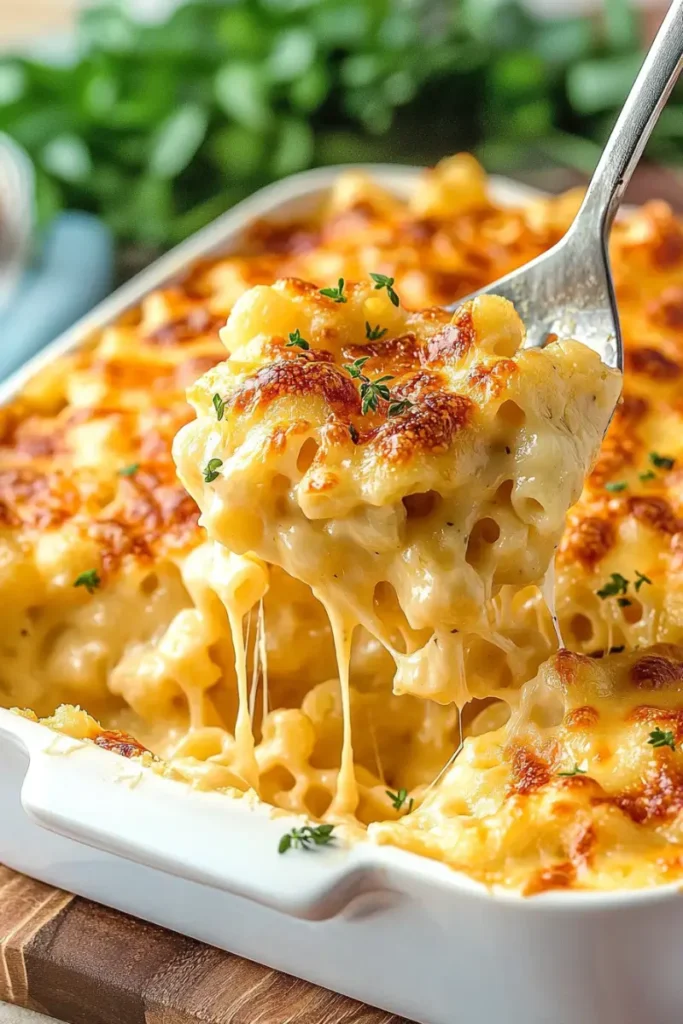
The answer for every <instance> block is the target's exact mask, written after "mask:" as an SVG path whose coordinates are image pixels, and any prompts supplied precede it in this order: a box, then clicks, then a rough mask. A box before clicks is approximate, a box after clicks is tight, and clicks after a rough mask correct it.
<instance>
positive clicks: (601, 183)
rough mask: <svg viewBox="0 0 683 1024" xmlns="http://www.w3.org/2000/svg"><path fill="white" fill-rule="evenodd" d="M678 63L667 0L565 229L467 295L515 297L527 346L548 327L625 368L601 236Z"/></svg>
mask: <svg viewBox="0 0 683 1024" xmlns="http://www.w3.org/2000/svg"><path fill="white" fill-rule="evenodd" d="M682 65H683V0H673V3H672V4H671V7H670V8H669V11H668V13H667V15H666V17H665V19H664V21H663V23H662V26H661V28H660V29H659V32H658V33H657V36H656V37H655V40H654V42H653V44H652V46H651V47H650V51H649V53H648V54H647V56H646V58H645V61H644V63H643V66H642V67H641V69H640V71H639V73H638V77H637V78H636V80H635V82H634V84H633V88H632V89H631V92H630V93H629V95H628V98H627V100H626V102H625V103H624V106H623V108H622V111H621V113H620V114H619V117H618V119H617V122H616V124H615V126H614V128H613V129H612V133H611V135H610V137H609V139H608V140H607V144H606V146H605V148H604V150H603V153H602V156H601V157H600V161H599V163H598V166H597V167H596V169H595V173H594V174H593V177H592V179H591V181H590V184H589V186H588V189H587V191H586V195H585V198H584V200H583V203H582V204H581V208H580V209H579V212H578V213H577V215H576V217H575V219H574V221H573V223H572V225H571V227H570V228H569V230H568V231H567V233H566V234H565V236H564V237H563V238H562V239H561V240H560V241H559V242H558V243H557V244H556V245H554V246H553V248H552V249H549V250H548V252H546V253H544V254H543V255H541V256H538V257H537V258H536V259H534V260H532V261H531V262H530V263H527V264H526V266H523V267H520V269H519V270H515V271H513V272H512V273H511V274H507V275H506V276H505V277H501V278H500V279H499V280H498V281H494V282H493V284H491V285H488V287H486V288H482V289H481V290H480V291H478V292H474V293H473V294H472V295H469V296H468V298H470V299H471V298H474V297H476V296H477V295H487V294H492V295H502V296H504V297H505V298H506V299H509V300H510V301H511V302H512V303H514V305H515V307H516V309H517V312H518V313H519V315H520V316H521V318H522V320H523V321H524V323H525V324H526V328H527V337H526V342H525V347H539V346H541V345H543V344H544V343H545V341H546V339H547V338H548V335H553V334H555V335H557V336H558V337H560V338H576V339H577V340H578V341H582V342H583V343H584V344H586V345H588V346H589V347H590V348H592V349H593V350H594V351H595V352H597V353H598V355H599V356H600V358H601V359H602V360H603V362H605V363H606V364H607V365H608V366H612V367H615V368H617V369H619V370H622V369H623V346H622V340H621V331H620V328H619V315H618V313H617V307H616V302H615V298H614V288H613V285H612V277H611V273H610V266H609V256H608V248H607V240H608V236H609V232H610V228H611V227H612V222H613V220H614V217H615V214H616V212H617V209H618V208H619V204H620V203H621V200H622V197H623V195H624V191H625V190H626V186H627V185H628V183H629V181H630V179H631V175H632V174H633V171H634V169H635V167H636V164H637V163H638V160H639V159H640V156H641V154H642V152H643V149H644V148H645V144H646V142H647V140H648V139H649V137H650V133H651V132H652V129H653V128H654V126H655V124H656V123H657V119H658V118H659V115H660V113H661V111H662V109H663V108H664V105H665V103H666V101H667V99H668V98H669V94H670V93H671V90H672V89H673V87H674V84H675V82H676V79H677V77H678V73H679V71H680V70H681V66H682ZM457 305H460V303H458V304H457Z"/></svg>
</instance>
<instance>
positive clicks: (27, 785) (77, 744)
mask: <svg viewBox="0 0 683 1024" xmlns="http://www.w3.org/2000/svg"><path fill="white" fill-rule="evenodd" d="M7 742H12V743H14V744H18V745H19V746H21V747H23V748H24V749H25V750H26V751H27V752H28V755H29V765H28V770H27V772H26V776H25V778H24V781H23V785H22V787H21V802H22V805H23V808H24V811H25V812H26V814H27V815H28V816H29V818H30V819H31V820H32V821H34V822H36V823H37V824H38V825H40V826H42V827H43V828H46V829H48V830H49V831H51V832H55V833H57V834H59V835H61V836H65V837H67V838H69V839H72V840H76V841H77V842H79V843H83V844H85V845H87V846H90V847H92V848H93V849H94V850H96V851H99V853H98V854H94V856H98V857H99V856H101V855H102V854H105V855H113V856H117V857H125V858H127V859H128V860H131V861H134V862H136V863H138V864H144V865H146V866H148V867H151V868H156V869H158V870H161V871H165V872H167V873H169V874H172V875H176V876H178V877H182V878H185V879H188V880H190V881H193V882H199V883H201V884H203V885H208V886H212V887H214V888H218V889H222V890H225V891H228V892H230V893H233V894H235V895H238V896H242V897H245V898H247V899H251V900H255V901H256V902H257V903H261V904H263V905H265V906H268V907H271V908H273V909H275V910H278V911H280V912H282V913H285V914H289V915H291V916H294V917H299V918H304V919H307V920H324V919H327V918H330V917H334V916H335V915H337V914H339V913H341V912H342V911H345V910H346V909H347V908H348V907H349V904H350V903H352V902H353V901H355V900H357V899H358V897H360V896H363V895H366V894H368V893H378V894H379V893H384V894H386V892H387V890H393V891H396V890H395V889H394V887H393V886H391V885H390V883H389V879H388V875H387V873H386V871H385V869H384V867H383V866H382V864H381V863H380V862H379V860H378V859H377V857H376V853H377V851H376V850H375V851H374V855H373V848H371V847H369V846H368V845H367V844H364V843H353V844H347V842H346V841H345V840H344V838H343V837H342V836H340V838H338V839H337V838H336V837H335V839H334V840H333V841H332V842H331V843H330V844H329V845H326V846H322V847H315V848H314V849H313V850H301V849H294V848H292V849H290V850H288V851H287V852H286V853H279V843H280V839H281V838H282V836H283V835H284V834H285V833H287V832H289V831H290V830H291V829H292V828H293V827H301V826H302V825H304V824H310V822H308V821H306V819H303V818H301V817H294V816H292V815H285V814H281V813H280V812H277V811H273V809H272V808H269V807H267V806H265V805H263V804H259V803H257V802H256V801H255V800H251V799H250V797H249V796H248V795H247V796H244V797H242V798H239V799H237V798H232V797H230V796H229V795H227V794H225V793H217V792H202V791H197V790H195V789H192V788H191V787H190V786H189V785H187V784H185V783H181V782H176V781H173V780H170V779H167V778H163V777H160V776H158V775H157V774H155V772H154V771H153V770H151V769H149V768H144V767H141V766H140V765H138V764H136V763H135V762H132V761H127V760H125V759H124V758H122V757H120V756H119V755H117V754H114V753H111V752H109V751H105V750H102V749H100V748H99V747H96V746H94V745H93V744H91V743H88V742H85V741H78V740H73V739H71V738H70V737H67V736H62V735H60V734H55V733H53V732H51V731H49V730H48V729H46V728H45V727H44V726H41V725H37V724H36V723H35V722H31V721H27V720H26V719H22V718H20V717H19V716H16V715H12V714H11V713H10V712H7V711H3V710H1V709H0V756H1V754H2V745H3V743H7ZM340 832H343V830H340ZM373 902H374V901H364V906H365V909H364V913H365V912H368V909H369V907H371V906H372V905H373ZM385 902H386V901H385V899H379V900H377V901H376V905H377V907H378V909H379V908H380V907H381V906H383V905H384V904H385ZM368 903H369V906H368Z"/></svg>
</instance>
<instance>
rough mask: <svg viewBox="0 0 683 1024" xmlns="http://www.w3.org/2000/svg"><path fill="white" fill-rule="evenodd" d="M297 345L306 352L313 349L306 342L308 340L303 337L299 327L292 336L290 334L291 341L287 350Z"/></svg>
mask: <svg viewBox="0 0 683 1024" xmlns="http://www.w3.org/2000/svg"><path fill="white" fill-rule="evenodd" d="M295 345H296V346H297V347H298V348H303V349H304V350H306V351H308V349H309V348H310V347H311V346H310V345H309V344H308V342H307V341H306V339H305V338H302V337H301V331H300V330H299V328H298V327H297V329H296V330H295V331H294V332H293V333H292V334H290V336H289V341H288V342H287V344H286V345H285V348H292V347H293V346H295Z"/></svg>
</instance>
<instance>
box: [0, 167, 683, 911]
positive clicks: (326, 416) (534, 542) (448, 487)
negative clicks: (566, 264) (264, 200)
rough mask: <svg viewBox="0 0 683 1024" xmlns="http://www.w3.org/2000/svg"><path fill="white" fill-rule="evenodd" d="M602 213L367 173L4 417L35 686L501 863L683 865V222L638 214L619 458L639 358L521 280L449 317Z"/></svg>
mask: <svg viewBox="0 0 683 1024" xmlns="http://www.w3.org/2000/svg"><path fill="white" fill-rule="evenodd" d="M575 209H576V197H575V196H568V197H561V198H560V199H556V200H543V201H541V202H535V203H532V204H528V205H527V206H525V207H524V208H520V209H502V208H500V207H498V206H497V205H496V204H495V203H494V202H492V201H491V200H490V198H489V197H488V195H487V189H486V179H485V176H484V174H483V172H482V171H481V169H480V168H479V167H478V165H477V164H476V163H475V162H474V161H473V160H472V159H471V158H469V157H466V156H459V157H453V158H450V159H449V160H446V161H443V162H442V163H441V164H440V165H438V167H437V168H435V169H433V170H431V171H428V172H425V174H424V176H423V179H422V181H421V183H420V184H419V185H418V186H417V188H416V190H415V193H414V195H413V196H412V197H411V198H410V199H408V200H407V201H404V200H399V199H397V198H395V197H394V196H392V195H390V194H389V193H387V192H386V191H385V190H383V189H382V188H380V187H379V186H377V185H375V184H373V183H371V182H369V181H368V180H367V179H366V178H365V177H364V176H363V175H358V174H355V173H354V174H349V175H344V176H342V177H341V178H340V180H339V183H338V185H337V186H336V187H335V189H333V191H332V194H331V196H330V198H329V200H328V201H327V203H326V205H325V206H324V208H323V209H322V210H320V211H319V212H318V213H317V214H316V215H315V216H314V217H311V218H309V219H308V220H306V221H302V222H299V223H296V224H291V225H284V226H283V225H268V224H258V225H255V226H254V227H253V229H252V231H251V235H250V238H249V239H248V240H246V242H245V247H244V251H243V253H238V254H237V255H231V256H226V257H217V258H214V259H212V260H208V261H202V262H200V263H199V264H198V265H196V266H195V267H193V268H191V269H190V271H189V273H188V275H187V276H186V278H185V279H184V280H183V281H180V282H179V283H177V284H176V285H174V286H169V287H165V288H162V289H160V290H158V291H156V292H153V293H152V294H150V295H149V296H147V298H146V299H145V300H144V301H143V302H142V303H141V305H140V307H139V308H138V309H135V310H131V311H130V312H128V313H127V314H125V315H124V316H123V317H122V318H121V319H120V321H119V322H117V323H115V324H113V325H112V326H110V327H108V328H107V329H105V330H104V331H102V332H101V334H100V335H99V336H98V337H96V338H94V339H93V341H92V343H91V344H90V345H89V346H87V347H86V348H84V349H83V350H81V351H79V352H76V353H74V354H73V355H70V356H68V357H66V358H65V359H64V360H61V361H60V362H59V364H58V365H56V366H53V367H50V368H48V369H47V370H46V371H45V372H44V373H43V374H41V375H40V376H39V377H38V378H37V379H35V380H33V381H31V382H30V383H29V385H28V386H27V387H26V388H25V389H24V392H23V393H22V394H21V395H20V396H19V397H18V398H17V399H16V401H15V402H13V403H12V404H11V405H10V406H8V407H7V408H6V409H4V410H2V413H1V414H0V427H1V434H0V595H1V596H2V597H3V606H4V607H5V608H6V609H7V612H6V617H5V637H4V641H3V645H2V647H1V648H0V701H1V702H2V703H3V704H6V705H8V706H11V705H13V704H19V705H26V706H30V707H31V708H32V709H33V711H31V712H29V711H26V712H23V713H24V714H27V715H29V716H33V717H35V713H37V714H38V715H41V716H43V720H44V721H45V722H46V724H48V725H50V726H51V727H52V728H55V729H57V730H58V731H62V732H65V733H67V734H69V735H72V736H75V737H78V738H79V739H84V740H89V741H92V742H95V743H97V744H98V745H100V746H102V747H104V748H106V749H110V750H113V751H115V752H117V753H118V754H121V755H123V756H127V757H136V758H140V759H141V761H142V763H143V764H147V765H149V767H150V769H151V770H153V771H159V772H163V773H164V774H168V775H170V776H171V777H173V778H178V779H182V780H185V781H186V782H188V783H189V784H191V785H192V786H194V787H196V788H210V789H221V790H224V791H225V792H226V793H229V794H232V795H234V796H235V797H237V796H239V795H240V794H242V793H244V792H246V791H247V790H249V789H256V790H257V791H258V793H259V796H260V798H261V799H262V800H264V801H266V802H268V803H270V804H272V805H273V806H274V807H277V808H282V809H284V810H288V811H301V812H303V813H306V814H308V815H310V816H312V817H314V818H326V819H327V820H331V821H333V822H342V821H343V822H345V823H346V827H347V828H348V829H351V830H352V831H353V830H354V829H355V830H358V829H361V830H362V833H363V834H364V835H365V836H366V838H367V839H368V840H370V841H372V842H378V843H392V844H394V845H398V846H401V847H404V848H406V849H409V850H414V851H417V852H420V853H422V854H424V855H426V856H430V857H434V858H437V859H440V860H443V861H445V862H446V863H448V864H450V865H451V866H453V867H455V868H457V869H459V870H464V871H466V872H468V873H470V874H472V875H474V876H475V877H477V878H479V879H480V880H482V881H484V882H485V883H487V884H492V885H504V886H508V887H514V888H518V889H521V890H522V891H524V892H526V893H529V894H531V893H534V892H538V891H542V890H543V889H547V888H553V887H563V888H572V887H573V888H600V889H604V888H615V887H619V886H625V887H637V886H643V885H651V884H656V883H659V882H663V881H666V880H668V879H671V878H676V877H680V874H681V864H683V861H682V860H681V857H682V856H683V847H682V846H681V837H680V833H679V824H678V819H679V812H680V809H681V807H682V806H683V803H681V800H680V794H683V771H682V770H681V767H680V765H681V761H680V757H681V755H680V753H679V743H680V742H683V732H681V731H680V728H679V721H678V718H679V717H680V713H681V711H682V710H683V705H682V704H681V701H680V697H679V690H680V679H681V678H683V675H682V672H681V664H682V663H683V652H682V651H681V649H680V648H678V647H676V646H675V645H676V644H678V643H680V642H681V639H682V633H683V630H682V628H681V622H682V619H681V616H682V615H683V603H682V602H681V599H680V596H679V593H680V592H681V589H682V588H681V586H680V579H679V576H680V573H681V566H682V565H683V562H682V561H681V554H680V553H681V550H683V541H681V537H683V527H682V526H681V524H682V523H683V507H682V505H681V497H680V459H681V457H683V451H681V442H680V438H681V437H682V436H683V433H682V432H681V427H682V425H683V424H682V423H681V419H682V417H683V413H682V411H681V407H680V402H679V399H678V398H677V390H678V381H679V378H680V375H681V373H682V372H683V370H682V369H681V367H682V365H683V364H682V362H681V355H682V353H681V331H682V330H683V326H682V325H683V293H682V292H681V289H680V285H679V284H678V283H677V281H678V280H680V269H681V266H682V265H683V227H682V226H681V224H680V223H679V222H678V221H677V220H676V219H675V218H674V216H673V215H672V214H671V212H670V211H669V210H668V208H667V207H666V206H665V205H664V204H659V203H651V204H648V206H646V207H644V208H643V209H642V210H640V211H637V212H636V213H634V214H631V215H628V216H627V217H626V218H625V219H624V220H623V221H622V222H620V223H619V224H618V225H617V226H616V227H615V230H614V234H613V240H612V253H611V257H612V266H613V270H614V274H615V284H616V290H617V296H618V301H619V305H620V310H621V317H622V327H623V331H624V336H625V341H626V377H625V388H624V395H623V397H622V399H621V401H620V404H619V406H618V409H617V414H616V416H615V419H614V420H613V422H612V425H611V427H610V429H609V431H608V433H607V436H606V438H605V440H604V441H603V442H602V445H601V447H600V451H599V454H598V457H597V460H596V461H595V462H593V458H594V454H595V452H596V450H597V448H598V446H600V442H601V441H602V437H603V432H604V428H605V425H606V422H607V420H608V417H609V412H610V409H611V404H612V402H613V400H614V397H615V394H616V391H617V390H618V386H619V384H618V381H617V380H616V378H615V377H614V375H613V374H611V373H610V371H607V370H606V369H605V368H604V367H601V366H600V364H599V362H598V361H597V360H596V359H595V357H593V356H592V354H591V353H590V352H588V351H587V350H586V349H584V348H583V346H581V345H580V344H578V343H576V342H567V341H556V342H552V343H551V344H549V345H547V346H546V347H545V349H543V350H542V351H528V350H525V349H523V348H521V347H520V346H521V345H522V343H523V327H522V325H521V323H520V321H519V319H518V317H517V315H516V314H515V312H514V310H512V309H511V307H509V305H508V304H507V303H505V302H504V301H503V300H495V299H481V300H478V301H477V302H475V303H474V304H471V305H469V306H465V307H461V309H460V311H459V312H458V314H456V316H455V317H454V318H451V317H450V316H449V315H447V314H444V313H443V311H442V310H441V309H440V308H438V307H440V306H443V305H446V304H449V303H452V302H453V301H454V300H456V299H457V298H458V297H459V296H463V295H465V294H467V293H468V292H470V291H473V290H476V289H477V288H480V287H481V286H483V285H485V284H487V283H488V282H489V281H491V280H494V279H495V278H497V277H499V276H501V275H502V274H504V273H507V272H508V271H509V270H511V269H513V268H514V267H516V266H519V265H521V264H522V263H524V262H526V261H527V260H529V259H531V258H533V257H534V256H536V255H538V254H539V253H540V252H542V251H544V250H545V249H547V248H548V247H549V246H550V245H552V244H553V243H554V242H555V241H556V240H557V239H558V238H559V237H560V236H561V234H562V233H563V231H564V230H565V229H566V227H567V225H568V223H569V221H570V220H571V217H572V216H573V213H574V212H575ZM378 272H381V273H382V274H384V275H389V276H391V277H393V278H394V284H393V287H394V289H395V291H396V292H397V293H398V295H399V296H400V299H401V302H400V305H398V306H396V305H394V303H393V302H392V301H391V298H390V296H389V293H388V291H387V289H386V288H381V287H380V288H373V287H372V285H371V283H370V279H369V275H370V274H371V273H378ZM339 278H343V279H344V282H345V285H344V297H345V298H346V299H347V301H346V302H334V301H333V300H332V299H330V298H329V297H328V298H326V297H325V296H321V295H320V294H319V292H318V288H320V287H326V286H330V285H331V284H335V283H336V282H337V281H338V279H339ZM304 281H309V282H313V283H312V284H309V285H306V284H304V283H303V282H304ZM274 282H277V283H274ZM364 282H365V283H364ZM416 310H422V312H421V313H418V312H415V311H416ZM228 318H229V322H228V325H227V327H225V326H224V325H225V323H226V320H228ZM297 331H298V332H299V336H300V337H301V338H303V339H305V341H306V342H307V343H308V345H309V347H308V348H302V347H299V346H297V345H296V344H292V345H288V343H287V342H288V340H289V335H295V336H296V332H297ZM219 332H220V337H219ZM373 334H374V335H375V336H372V335H373ZM221 339H222V340H221ZM226 350H227V361H225V362H224V363H222V362H221V360H225V356H226ZM366 356H367V357H368V360H367V362H363V363H361V364H360V366H358V364H357V363H356V360H363V359H364V358H365V357H366ZM354 364H356V367H357V369H358V371H359V374H360V375H361V376H352V374H351V373H349V371H348V369H344V367H345V366H346V367H348V366H353V365H354ZM384 376H387V377H389V378H391V379H390V380H389V381H386V382H385V385H386V387H387V389H388V391H389V401H387V400H386V399H385V398H384V397H383V393H382V392H381V391H380V392H379V393H378V395H379V397H378V400H377V408H376V409H373V408H372V407H370V408H366V409H365V411H363V409H362V400H363V395H362V394H361V389H362V385H363V384H364V383H366V382H368V383H370V384H372V383H373V382H376V381H377V380H378V379H379V378H382V377H384ZM195 382H197V383H195ZM380 383H381V382H380ZM186 388H189V389H190V398H191V401H192V404H193V405H194V406H195V409H196V411H197V419H196V420H193V421H191V412H190V410H189V409H188V407H187V405H186V402H185V400H184V392H185V389H186ZM214 395H218V397H219V399H220V401H221V402H222V403H224V404H223V414H222V417H221V418H220V420H219V419H218V417H217V413H218V409H217V408H216V406H215V405H214ZM392 404H393V405H394V406H396V408H395V409H394V412H393V414H392V415H391V416H389V415H388V411H389V406H390V405H392ZM175 435H178V440H177V441H176V457H177V459H178V462H179V465H180V469H181V474H182V477H183V482H184V483H185V484H186V486H187V489H188V491H189V495H191V496H189V495H188V494H187V493H186V492H185V490H184V489H183V487H181V486H180V485H179V483H178V480H177V478H176V474H175V469H174V466H173V461H172V458H171V446H172V442H173V438H174V437H175ZM210 459H219V460H220V462H221V465H220V466H219V467H218V468H217V470H216V474H217V475H216V478H215V479H214V480H213V481H207V480H205V479H204V476H205V473H204V471H205V469H206V467H207V465H208V463H209V460H210ZM587 472H588V476H587V478H586V481H585V484H584V485H583V489H582V482H583V479H584V476H585V475H586V473H587ZM209 475H210V474H209ZM195 501H197V502H198V504H199V505H200V507H201V510H202V524H203V525H200V523H199V521H198V520H199V511H198V509H197V505H196V504H195ZM570 506H571V507H570ZM567 508H569V512H568V513H567ZM205 531H206V532H205ZM207 533H208V534H209V537H208V538H207ZM556 547H557V555H556V558H555V559H554V562H555V566H554V571H555V586H554V588H553V587H552V580H551V579H548V580H547V581H546V584H547V585H543V576H544V572H545V570H546V568H547V567H548V565H552V562H553V552H554V550H555V548H556ZM93 570H95V572H96V574H97V580H98V583H97V584H96V585H93V586H91V587H89V588H88V587H86V586H85V585H79V586H74V583H75V582H76V580H77V579H78V578H79V577H81V575H82V574H85V575H86V577H87V578H88V579H90V580H91V582H92V576H91V575H88V574H90V573H91V572H92V571H93ZM91 591H92V592H91ZM553 593H554V605H555V610H556V612H557V617H558V620H559V626H560V630H561V634H562V637H563V640H564V643H565V644H566V646H567V647H568V648H569V649H570V650H561V651H560V652H559V653H558V652H557V646H558V642H557V638H556V634H555V630H554V628H553V623H552V619H551V616H550V613H549V611H548V608H547V606H546V601H545V599H544V594H545V595H551V594H553ZM550 603H551V604H552V603H553V602H550ZM328 611H330V612H331V619H330V618H328V614H327V612H328ZM358 623H360V624H361V625H360V626H357V624H358ZM354 627H355V628H354ZM456 631H457V632H456ZM653 645H654V646H653ZM622 648H623V649H624V650H623V652H622V650H621V649H622ZM645 648H647V649H645ZM598 655H599V656H600V657H599V658H598V657H597V656H598ZM349 658H350V668H349V664H348V662H349ZM544 662H545V663H546V664H545V665H542V663H544ZM340 674H341V680H340ZM392 679H393V687H392ZM527 680H531V681H530V682H527ZM340 681H341V686H340ZM59 703H61V704H62V705H63V706H62V707H61V708H60V709H59V710H58V711H57V712H56V713H55V714H54V715H52V714H51V712H52V710H53V708H54V707H55V706H56V705H57V704H59ZM78 705H83V706H84V707H87V709H88V711H87V712H86V711H83V710H80V707H78ZM459 705H460V706H462V705H464V707H462V708H460V707H459ZM88 712H89V713H88ZM45 716H48V717H45ZM99 722H101V723H102V724H101V725H100V724H99ZM461 729H464V731H465V733H466V735H467V738H466V740H465V743H464V747H463V749H462V751H461V752H460V754H459V756H458V758H457V759H456V760H455V761H453V760H452V759H453V755H454V753H455V752H456V751H457V750H458V749H459V744H460V738H461V735H460V733H461ZM653 733H656V735H657V736H658V737H660V739H661V735H662V734H663V735H664V737H665V741H664V742H663V743H660V744H659V745H654V744H653V743H651V742H650V739H651V737H652V734H653ZM133 735H134V736H136V737H137V738H138V739H136V740H133V739H132V736H133ZM145 748H147V749H145ZM150 751H154V754H152V753H150ZM404 790H405V791H406V794H405V797H404V799H400V794H401V793H403V791H404ZM359 834H360V833H359Z"/></svg>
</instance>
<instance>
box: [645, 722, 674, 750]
mask: <svg viewBox="0 0 683 1024" xmlns="http://www.w3.org/2000/svg"><path fill="white" fill-rule="evenodd" d="M647 742H648V743H649V744H650V746H651V747H671V749H672V750H675V749H676V743H675V742H674V734H673V733H672V732H671V730H670V729H666V730H665V729H660V728H659V726H657V728H656V729H653V730H652V732H651V733H650V738H649V740H648V741H647Z"/></svg>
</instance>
